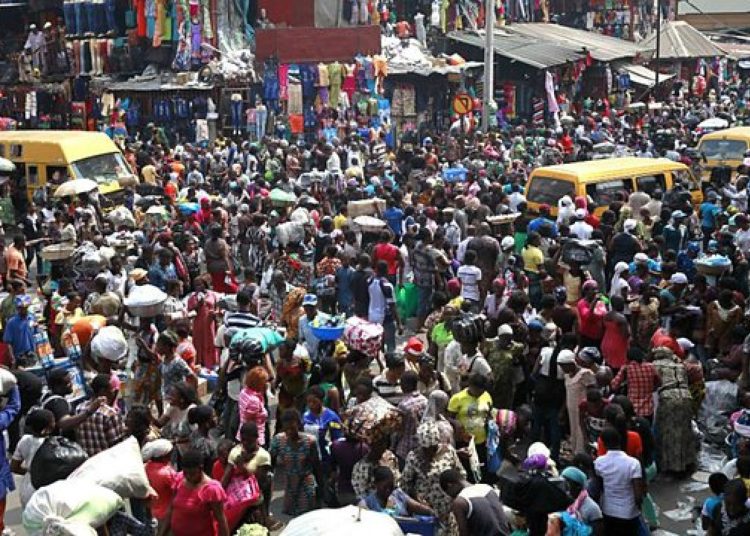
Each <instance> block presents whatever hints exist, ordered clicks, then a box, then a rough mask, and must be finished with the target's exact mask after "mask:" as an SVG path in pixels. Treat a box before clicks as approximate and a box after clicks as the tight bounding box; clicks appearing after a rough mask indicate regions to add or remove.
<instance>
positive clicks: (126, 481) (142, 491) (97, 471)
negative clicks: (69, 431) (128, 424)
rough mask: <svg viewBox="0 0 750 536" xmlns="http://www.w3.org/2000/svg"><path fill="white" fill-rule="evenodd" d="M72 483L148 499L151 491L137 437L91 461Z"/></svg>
mask: <svg viewBox="0 0 750 536" xmlns="http://www.w3.org/2000/svg"><path fill="white" fill-rule="evenodd" d="M68 480H77V481H79V482H81V483H82V484H81V485H84V483H83V482H84V481H85V482H90V483H92V484H96V485H97V486H103V487H105V488H108V489H111V490H112V491H114V492H115V493H117V494H118V495H119V496H120V497H123V498H125V499H129V498H136V499H145V498H146V497H147V496H148V493H149V490H150V486H149V484H148V477H146V471H145V469H144V468H143V458H142V457H141V449H140V447H139V446H138V440H137V439H136V438H135V437H133V436H130V437H129V438H128V439H126V440H125V441H123V442H122V443H118V444H117V445H115V446H114V447H112V448H109V449H107V450H105V451H103V452H100V453H99V454H97V455H96V456H93V457H91V458H89V459H88V460H87V461H86V462H85V463H84V464H83V465H81V466H80V467H79V468H78V469H76V470H75V471H74V472H73V474H71V475H70V476H69V477H68Z"/></svg>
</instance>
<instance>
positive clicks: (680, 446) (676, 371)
mask: <svg viewBox="0 0 750 536" xmlns="http://www.w3.org/2000/svg"><path fill="white" fill-rule="evenodd" d="M651 355H652V357H653V363H654V367H655V368H656V372H657V374H658V375H659V378H660V379H661V388H660V389H659V391H658V393H659V395H658V396H659V399H658V400H659V402H658V404H657V408H656V421H655V426H656V430H657V434H658V435H657V437H656V442H657V447H658V451H659V470H660V471H669V472H675V473H682V472H684V471H685V470H686V469H687V468H688V467H690V466H691V465H695V462H696V455H697V453H696V451H695V437H694V435H693V430H692V424H691V419H692V418H693V407H692V402H693V397H692V395H691V394H690V389H689V384H688V374H687V369H686V368H685V365H683V364H682V361H681V360H680V359H679V358H678V357H677V356H676V355H675V354H674V352H672V350H670V349H669V348H664V347H658V348H654V349H653V350H652V351H651Z"/></svg>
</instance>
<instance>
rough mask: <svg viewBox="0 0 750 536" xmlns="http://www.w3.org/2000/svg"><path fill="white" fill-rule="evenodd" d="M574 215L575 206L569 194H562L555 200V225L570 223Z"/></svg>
mask: <svg viewBox="0 0 750 536" xmlns="http://www.w3.org/2000/svg"><path fill="white" fill-rule="evenodd" d="M574 215H575V206H574V205H573V200H572V199H571V198H570V196H569V195H564V196H562V198H560V200H559V201H558V202H557V225H560V224H563V223H564V224H565V225H568V224H569V223H570V220H571V218H572V217H573V216H574Z"/></svg>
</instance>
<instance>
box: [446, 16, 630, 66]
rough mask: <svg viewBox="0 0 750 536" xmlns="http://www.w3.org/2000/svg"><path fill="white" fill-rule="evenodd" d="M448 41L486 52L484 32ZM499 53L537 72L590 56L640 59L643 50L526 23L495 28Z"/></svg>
mask: <svg viewBox="0 0 750 536" xmlns="http://www.w3.org/2000/svg"><path fill="white" fill-rule="evenodd" d="M448 38H449V39H451V40H453V41H457V42H459V43H464V44H467V45H471V46H474V47H477V48H481V49H484V41H485V35H484V31H479V32H469V31H454V32H450V33H449V34H448ZM494 48H495V54H497V55H499V56H503V57H505V58H508V59H509V60H511V61H517V62H520V63H523V64H525V65H529V66H530V67H534V68H536V69H547V68H549V67H555V66H557V65H563V64H565V63H568V62H571V61H578V60H581V59H584V58H585V57H586V56H587V55H589V54H590V55H591V57H592V58H593V59H595V60H598V61H605V62H608V61H613V60H618V59H629V58H635V57H636V56H639V55H640V54H641V53H642V52H643V49H642V48H641V47H639V46H638V45H636V44H635V43H631V42H630V41H625V40H624V39H617V38H615V37H608V36H606V35H600V34H595V33H593V32H587V31H585V30H579V29H576V28H568V27H567V26H560V25H558V24H545V23H523V24H513V25H510V26H505V27H502V28H496V29H495V36H494Z"/></svg>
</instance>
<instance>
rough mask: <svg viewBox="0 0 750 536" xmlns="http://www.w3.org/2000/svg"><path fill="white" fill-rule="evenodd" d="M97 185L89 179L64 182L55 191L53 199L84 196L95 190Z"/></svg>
mask: <svg viewBox="0 0 750 536" xmlns="http://www.w3.org/2000/svg"><path fill="white" fill-rule="evenodd" d="M98 186H99V185H98V184H96V182H95V181H92V180H91V179H73V180H72V181H68V182H64V183H63V184H61V185H60V186H59V187H58V188H57V190H55V197H67V196H72V195H78V194H85V193H86V192H91V191H93V190H96V189H97V187H98Z"/></svg>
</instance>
